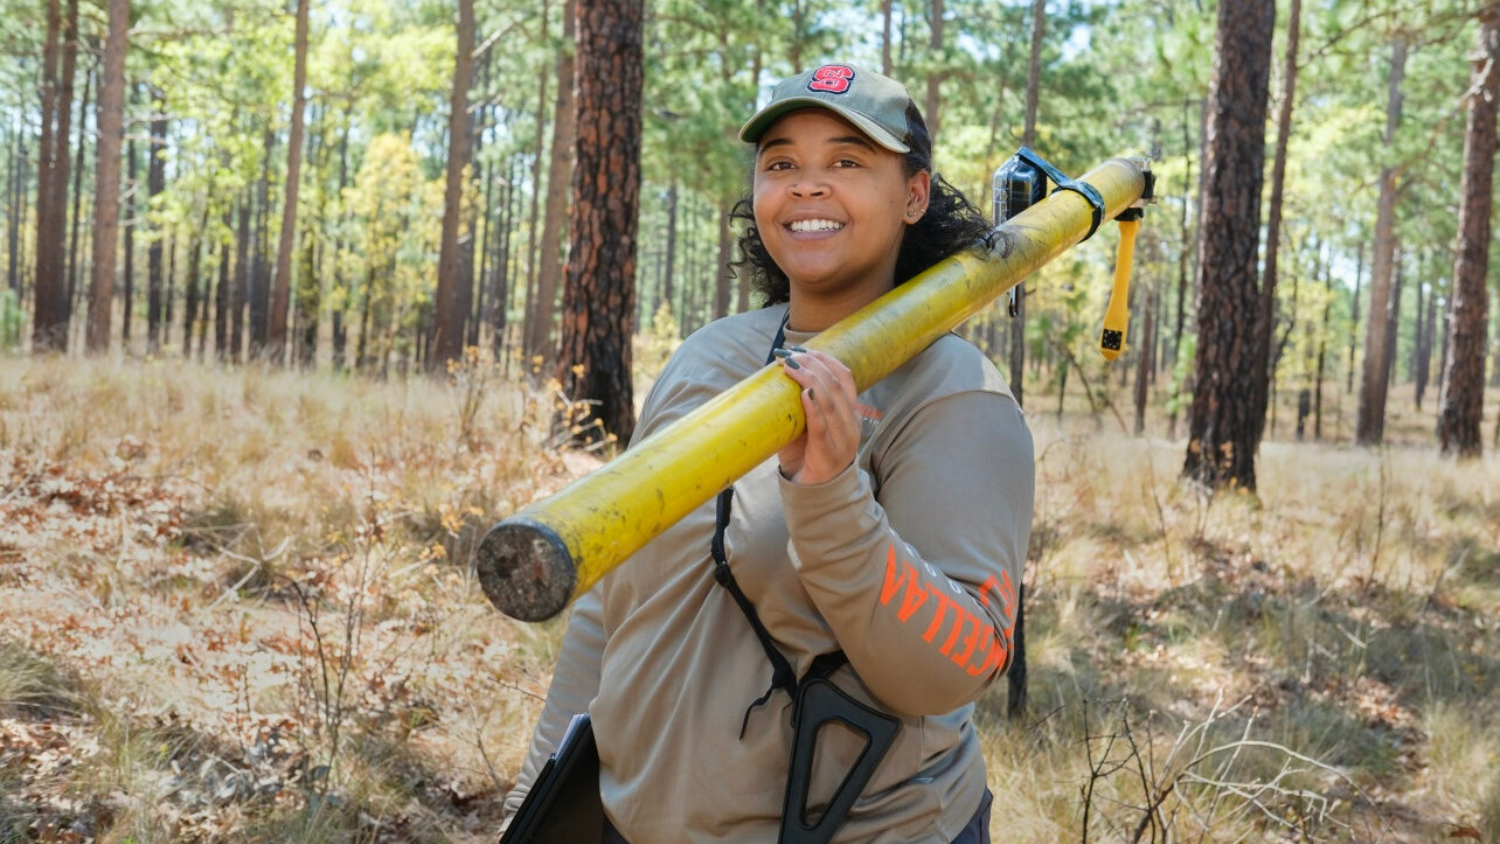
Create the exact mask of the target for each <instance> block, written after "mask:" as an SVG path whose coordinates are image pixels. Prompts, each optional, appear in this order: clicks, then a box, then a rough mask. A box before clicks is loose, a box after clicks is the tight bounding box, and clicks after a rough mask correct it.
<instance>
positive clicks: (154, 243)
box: [146, 87, 228, 355]
mask: <svg viewBox="0 0 1500 844" xmlns="http://www.w3.org/2000/svg"><path fill="white" fill-rule="evenodd" d="M166 109H167V102H166V97H165V95H164V94H163V93H162V90H161V89H160V88H156V87H152V89H151V147H150V155H151V158H150V161H149V163H148V164H147V167H146V192H147V194H148V195H149V196H150V202H151V204H152V205H154V204H155V202H156V197H158V196H160V195H161V192H162V191H163V190H166V187H167V161H166V153H167V115H166ZM225 225H226V228H227V226H228V221H227V220H226V222H225ZM162 239H163V238H162V232H161V231H159V230H153V232H152V236H151V246H150V249H149V251H148V252H147V255H146V265H147V269H146V275H147V280H146V351H147V353H148V354H152V355H154V354H156V353H157V351H158V350H159V349H160V348H161V271H162Z"/></svg>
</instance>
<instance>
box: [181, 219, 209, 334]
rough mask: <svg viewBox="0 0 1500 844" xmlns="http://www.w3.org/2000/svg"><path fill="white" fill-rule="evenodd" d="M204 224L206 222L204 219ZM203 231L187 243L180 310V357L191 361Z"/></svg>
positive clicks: (201, 259)
mask: <svg viewBox="0 0 1500 844" xmlns="http://www.w3.org/2000/svg"><path fill="white" fill-rule="evenodd" d="M204 222H205V223H206V222H207V220H206V219H205V220H204ZM203 229H204V226H199V227H198V228H197V229H196V230H194V231H193V235H192V238H191V239H190V240H189V241H188V266H187V298H186V301H185V302H184V303H183V308H182V356H183V358H184V359H187V360H192V357H193V324H194V323H195V322H196V321H197V319H198V291H199V289H200V287H199V284H198V282H199V280H200V278H199V277H200V275H201V270H202V267H203Z"/></svg>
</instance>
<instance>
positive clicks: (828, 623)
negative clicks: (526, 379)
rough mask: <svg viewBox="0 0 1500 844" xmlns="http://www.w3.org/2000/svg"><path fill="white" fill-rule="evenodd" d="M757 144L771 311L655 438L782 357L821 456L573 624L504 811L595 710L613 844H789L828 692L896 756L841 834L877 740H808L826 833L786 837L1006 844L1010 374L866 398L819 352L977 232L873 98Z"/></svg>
mask: <svg viewBox="0 0 1500 844" xmlns="http://www.w3.org/2000/svg"><path fill="white" fill-rule="evenodd" d="M740 137H741V138H742V139H743V140H744V141H746V142H748V143H751V144H754V145H755V158H754V184H753V193H752V196H751V199H750V201H749V203H748V205H747V204H746V203H742V204H741V207H740V208H739V209H737V210H736V216H738V217H740V218H741V219H746V220H748V221H749V222H750V226H749V228H748V230H747V231H746V234H745V236H744V238H743V239H742V242H741V246H742V251H743V253H744V255H745V256H746V264H747V265H748V267H749V269H750V272H751V275H752V279H753V280H754V281H755V283H756V285H757V287H758V288H759V289H760V290H761V292H762V293H763V294H764V295H765V297H766V299H767V300H768V303H767V306H766V307H764V308H762V309H761V310H758V311H752V312H749V313H745V314H739V315H736V316H731V317H728V318H726V319H722V320H719V321H717V322H715V323H713V324H711V325H709V326H707V327H705V328H704V329H703V330H701V331H698V332H696V333H695V334H693V335H692V336H691V337H689V338H688V339H687V340H686V341H685V342H684V343H683V344H682V346H681V348H680V349H679V350H678V351H677V353H676V354H675V355H674V356H673V358H672V360H671V361H670V362H669V363H668V364H667V367H666V368H665V369H664V370H663V372H662V374H661V377H660V378H659V379H658V380H657V382H656V385H655V386H654V387H653V389H652V391H651V393H650V395H649V397H648V398H647V400H646V403H645V406H644V408H643V410H642V414H641V421H640V424H639V425H638V426H637V429H636V437H637V439H639V438H641V437H644V436H648V435H650V434H651V433H652V432H654V431H657V430H660V429H661V428H663V427H665V426H666V425H668V424H670V423H671V422H673V421H675V420H676V419H679V418H681V417H682V416H683V415H684V414H686V413H688V412H689V411H691V410H693V409H694V408H696V407H698V406H700V405H701V404H703V403H704V402H705V401H707V400H709V399H711V398H712V397H714V396H715V395H717V394H718V393H720V392H721V391H723V390H724V389H726V388H727V387H730V386H732V385H734V384H735V383H737V382H739V381H740V380H741V379H743V378H744V377H746V376H747V375H749V374H751V373H752V372H754V371H756V370H757V369H759V368H761V367H762V366H764V365H765V364H766V362H767V361H768V360H774V359H780V360H781V361H782V362H783V363H782V365H783V367H784V368H785V372H786V375H787V376H788V377H790V378H791V379H793V380H794V381H796V382H797V383H798V384H799V385H801V387H802V407H803V410H804V411H805V413H806V417H807V432H806V434H805V435H804V436H803V437H802V438H800V439H799V440H798V441H797V442H795V443H793V444H792V445H790V446H788V447H787V448H786V449H785V450H783V451H782V452H781V453H780V454H779V455H778V456H777V458H776V459H772V460H769V461H767V462H766V463H765V464H763V465H762V466H760V467H759V468H757V469H756V470H754V471H752V472H751V473H750V474H749V475H747V476H746V477H744V478H743V479H741V480H740V481H739V482H737V483H736V484H735V485H734V487H733V490H732V495H726V496H721V499H720V501H719V503H718V506H717V507H715V506H714V505H712V504H710V505H705V506H704V507H702V508H699V509H698V510H697V511H695V512H694V513H693V514H691V515H690V516H689V517H688V518H686V519H684V520H683V521H682V522H680V523H678V524H677V525H675V526H674V527H672V528H671V529H670V530H668V531H667V532H666V533H664V534H663V535H661V536H660V537H658V538H657V539H655V540H654V541H652V542H651V543H650V544H648V545H647V546H646V547H645V548H643V549H642V550H641V551H639V552H638V553H637V554H636V555H635V556H634V557H632V558H631V559H630V560H629V561H627V562H626V563H625V564H623V565H621V566H619V567H618V568H617V569H615V570H614V571H612V572H611V573H610V574H609V575H607V576H606V577H605V578H604V580H603V581H602V582H601V583H600V584H599V586H598V587H597V588H595V589H594V590H593V591H591V592H590V593H589V594H587V595H585V596H584V597H583V598H581V599H580V600H579V601H578V603H577V604H576V605H575V607H574V610H573V615H572V617H571V619H570V622H569V626H568V630H567V633H566V635H565V637H564V640H563V646H562V652H561V654H560V656H559V660H558V666H557V669H556V673H555V675H554V678H553V682H552V687H551V689H550V690H549V692H548V696H547V703H546V706H545V708H544V710H543V713H542V717H541V719H540V722H539V723H538V725H537V730H536V735H535V737H534V738H533V741H532V748H531V753H530V755H529V757H528V759H527V762H526V765H525V767H524V769H523V771H522V775H521V781H520V784H519V785H518V786H517V789H516V790H515V791H514V792H513V793H512V794H511V795H510V797H509V798H508V799H507V806H508V808H510V809H511V810H512V811H513V810H514V808H515V807H516V806H518V805H519V803H520V800H521V798H522V797H523V796H524V794H525V791H526V789H527V788H528V787H529V784H530V782H531V781H532V780H533V778H534V777H535V775H536V771H537V769H538V768H539V766H540V763H541V762H543V761H544V760H545V759H546V758H547V755H548V754H549V753H550V752H551V751H552V750H553V749H554V748H555V747H556V745H557V742H558V740H559V738H560V737H561V735H562V733H563V730H564V729H565V727H566V725H567V722H568V720H569V718H570V717H571V716H572V715H573V714H574V713H577V712H583V711H588V712H589V713H590V714H591V716H592V719H593V725H594V731H595V735H596V736H597V740H598V746H599V758H600V782H599V787H600V793H601V797H602V801H603V806H604V810H605V815H606V830H605V840H606V841H625V842H633V844H688V843H689V842H709V841H713V842H772V841H776V840H778V836H779V835H781V834H782V832H783V830H782V816H783V814H784V810H785V807H786V806H793V807H796V806H801V805H803V803H801V802H798V801H800V800H801V796H800V795H788V794H787V793H786V792H787V789H786V783H787V781H788V776H789V768H791V764H790V759H791V755H792V748H793V744H794V741H795V740H796V738H797V733H796V727H795V726H794V721H796V722H797V723H803V722H804V721H806V722H808V723H811V722H813V721H814V720H816V716H815V715H812V714H809V712H810V710H811V707H810V706H805V707H804V706H803V705H802V704H799V703H798V701H801V700H804V692H805V690H806V689H809V688H812V687H813V686H815V685H819V684H817V683H814V682H812V681H813V680H816V679H818V678H822V679H823V680H825V681H826V683H824V684H822V685H823V686H824V690H825V692H827V690H828V688H829V687H830V686H831V688H832V689H833V691H831V692H827V694H826V695H825V700H831V701H833V702H834V703H835V704H837V705H838V706H842V707H843V710H841V711H843V712H850V711H857V712H863V713H865V715H863V716H860V717H864V718H865V723H877V724H878V723H889V724H890V725H892V726H893V727H894V730H893V736H892V737H891V738H890V741H889V746H888V748H887V749H886V750H885V751H884V752H883V754H879V758H878V760H877V761H878V764H876V765H875V766H874V767H873V770H872V771H871V770H867V771H866V773H868V774H869V776H868V780H867V781H865V782H862V783H861V782H857V783H856V785H855V788H854V789H853V791H854V794H853V795H852V796H853V797H854V798H855V799H854V800H853V803H852V805H850V806H848V807H847V812H845V811H842V809H841V808H840V807H837V806H835V808H833V809H830V808H829V807H830V806H831V805H834V802H835V801H833V795H834V794H835V792H836V790H837V789H838V786H839V784H840V783H841V782H842V781H843V780H844V778H845V775H846V773H847V772H849V771H850V770H851V769H853V768H855V767H857V766H856V759H857V758H858V757H859V755H860V752H861V750H862V749H863V748H864V747H865V745H866V744H867V742H869V743H878V742H875V740H874V739H868V740H867V739H866V738H864V737H863V736H860V735H859V734H857V733H855V732H854V731H851V730H846V729H827V730H820V731H814V732H816V734H817V737H818V738H817V754H816V758H815V760H814V761H813V763H812V764H811V765H810V766H804V768H803V770H802V771H801V775H804V776H805V777H806V779H807V780H808V785H809V787H808V789H807V790H808V794H809V796H808V797H807V799H806V805H807V806H808V807H809V808H810V815H807V816H803V815H802V813H801V812H796V810H794V812H795V814H796V815H797V817H796V818H795V821H794V822H793V823H794V825H795V824H801V826H802V828H803V832H806V830H807V828H808V826H809V824H810V823H816V822H817V821H818V820H819V819H820V816H822V815H824V814H827V815H830V816H836V817H832V823H829V824H826V825H824V826H823V827H822V828H821V829H820V831H821V832H823V833H825V835H824V836H823V838H822V839H821V840H827V835H826V833H827V832H828V830H829V829H830V828H832V829H833V833H832V840H833V841H835V842H917V841H923V842H933V841H936V842H963V844H973V842H988V841H989V832H988V816H989V803H990V795H989V792H988V790H987V788H986V780H985V772H984V759H983V756H982V754H981V752H980V748H979V743H978V739H977V737H976V735H975V732H974V729H973V726H972V724H971V723H970V715H971V713H972V710H973V702H974V701H975V700H976V699H977V698H978V697H979V696H980V695H981V694H983V692H984V691H985V689H987V688H988V687H989V685H990V684H991V683H992V682H993V681H994V680H995V679H996V678H998V677H999V676H1001V675H1002V674H1003V673H1004V671H1005V669H1006V668H1007V667H1008V665H1009V653H1010V648H1011V639H1010V634H1011V631H1012V630H1013V627H1014V618H1015V611H1016V587H1017V586H1018V585H1019V583H1020V577H1021V566H1022V562H1023V561H1024V559H1025V554H1026V546H1027V540H1028V537H1029V533H1030V524H1031V511H1032V495H1033V486H1034V478H1033V474H1034V466H1033V455H1032V444H1031V436H1030V433H1029V432H1028V430H1027V428H1026V424H1025V421H1024V418H1023V417H1022V415H1021V411H1020V408H1019V407H1018V406H1017V405H1016V403H1015V400H1014V398H1013V397H1012V396H1011V394H1010V392H1009V390H1008V389H1007V387H1006V386H1005V383H1004V381H1003V379H1002V378H1001V377H1000V375H999V373H998V372H997V371H996V370H995V368H994V367H993V366H992V365H991V364H990V363H989V362H988V361H987V360H986V359H985V358H984V357H983V355H981V354H980V353H979V352H978V351H977V350H976V349H974V348H973V347H972V346H970V345H969V344H968V343H966V342H964V341H963V340H961V339H960V338H958V337H956V336H954V335H948V336H945V337H943V338H941V339H939V340H938V341H936V342H935V343H933V344H932V345H931V346H930V347H928V348H927V349H926V350H925V351H923V352H922V353H921V354H919V355H918V356H917V357H916V358H915V359H913V360H912V361H910V362H909V363H907V364H906V365H905V366H903V367H901V368H900V369H898V370H897V371H896V372H894V373H893V374H891V375H890V376H888V377H887V378H885V379H884V380H882V381H881V382H880V383H878V384H876V385H874V386H873V387H871V388H870V389H868V390H866V391H865V392H863V393H860V394H856V391H855V387H854V382H853V379H852V378H851V376H850V374H849V370H848V369H847V368H846V367H845V366H843V365H842V364H841V363H839V361H837V360H836V359H834V358H832V357H831V356H829V355H827V354H824V353H820V352H813V351H806V350H804V349H803V348H802V344H803V343H805V342H806V341H807V340H809V339H811V338H812V337H813V336H815V335H816V334H817V333H818V332H819V331H821V330H823V329H824V328H827V327H828V326H830V325H833V324H834V323H835V322H837V321H838V320H840V319H842V318H843V317H845V316H847V315H849V314H851V313H853V312H854V311H855V310H858V309H859V308H860V307H862V306H864V305H865V304H868V303H869V302H871V301H873V300H874V299H876V298H878V297H879V296H880V295H882V294H884V293H885V292H887V291H889V290H891V289H892V288H893V287H894V286H895V285H896V284H899V283H902V282H904V281H906V280H908V279H909V278H911V277H912V276H913V275H915V274H916V273H917V272H920V271H921V270H923V269H926V268H927V267H928V266H930V265H931V264H933V263H935V262H936V261H938V260H939V259H941V258H943V257H946V256H947V255H950V254H952V253H953V252H955V251H957V250H958V249H960V248H963V247H965V246H968V245H970V244H972V243H973V242H974V240H975V239H976V238H977V237H978V236H979V235H981V234H982V233H983V232H984V231H985V229H986V228H987V226H986V223H985V221H984V220H983V218H982V217H981V216H980V215H979V214H978V213H977V212H976V211H975V210H974V209H973V207H972V206H971V205H969V203H968V202H967V201H966V200H964V198H963V197H962V196H961V195H960V194H958V193H957V192H956V191H955V190H953V188H952V187H951V186H949V185H947V184H946V183H945V182H943V181H942V179H941V178H940V177H938V176H936V175H935V174H933V172H932V163H931V158H932V147H931V140H930V137H929V135H928V132H927V129H926V126H925V124H924V123H923V121H922V116H921V113H920V111H919V110H918V109H917V107H916V105H915V103H913V102H912V99H911V97H910V96H909V94H908V93H907V91H906V89H905V88H904V87H902V86H901V85H900V84H899V83H896V82H894V81H893V80H890V79H888V78H886V77H884V76H881V75H879V74H876V73H872V72H869V71H866V70H862V69H859V68H855V67H852V66H848V65H825V66H823V67H820V68H817V69H816V70H812V71H808V72H806V73H803V74H800V75H798V76H796V77H793V78H790V79H787V80H785V81H783V82H782V83H781V84H780V85H778V86H777V87H776V89H775V92H774V94H773V97H772V100H771V102H770V104H768V105H767V106H766V107H765V108H764V109H762V110H761V111H760V112H758V113H757V114H756V115H755V116H754V117H752V118H751V119H750V121H749V122H748V123H746V124H745V126H744V128H743V129H742V130H741V132H740ZM716 558H717V559H718V561H719V562H718V563H717V564H716ZM724 569H727V570H728V574H723V573H722V572H723V570H724ZM716 570H718V571H720V572H721V574H720V575H719V576H717V577H716ZM736 593H738V594H736ZM778 655H779V660H780V661H779V662H778ZM778 665H780V666H781V668H780V669H779V670H778V668H777V667H778ZM768 685H770V688H768ZM799 707H801V708H799ZM851 707H852V709H851ZM804 708H805V709H807V710H809V711H802V709H804ZM794 710H795V711H794ZM794 715H802V716H807V717H805V718H796V717H794ZM871 719H874V720H873V721H872V720H871ZM854 720H855V722H856V723H858V722H859V718H855V719H854ZM896 725H899V726H896ZM810 731H813V730H812V729H811V728H808V727H804V733H807V732H810ZM794 773H795V772H794ZM794 798H795V799H794ZM788 800H791V801H792V802H788ZM825 810H826V811H825ZM815 837H816V836H815ZM801 840H813V839H808V838H806V837H804V838H802V839H801Z"/></svg>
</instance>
